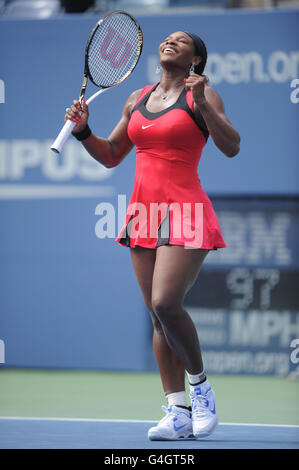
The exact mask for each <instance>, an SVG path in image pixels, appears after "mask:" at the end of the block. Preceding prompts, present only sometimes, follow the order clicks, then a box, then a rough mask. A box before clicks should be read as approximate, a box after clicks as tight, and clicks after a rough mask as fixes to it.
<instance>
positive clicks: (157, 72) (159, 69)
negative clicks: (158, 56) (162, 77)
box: [156, 65, 161, 75]
mask: <svg viewBox="0 0 299 470" xmlns="http://www.w3.org/2000/svg"><path fill="white" fill-rule="evenodd" d="M160 72H161V67H160V65H157V67H156V75H159V73H160Z"/></svg>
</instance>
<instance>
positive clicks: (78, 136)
mask: <svg viewBox="0 0 299 470" xmlns="http://www.w3.org/2000/svg"><path fill="white" fill-rule="evenodd" d="M72 134H73V136H74V137H76V139H77V140H79V141H80V142H81V140H85V139H88V137H89V136H90V135H91V134H92V132H91V129H90V127H89V125H88V124H87V125H86V127H85V129H83V131H80V132H76V133H73V132H72Z"/></svg>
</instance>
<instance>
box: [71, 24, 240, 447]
mask: <svg viewBox="0 0 299 470" xmlns="http://www.w3.org/2000/svg"><path fill="white" fill-rule="evenodd" d="M159 60H160V65H161V70H162V74H161V79H160V81H159V82H158V83H156V84H154V85H149V86H145V87H144V88H143V89H139V90H136V91H135V92H133V93H132V94H131V95H130V96H129V98H128V99H127V101H126V103H125V106H124V108H123V112H122V116H121V119H120V121H119V122H118V124H117V125H116V127H115V128H114V130H113V131H112V133H111V134H110V136H109V137H108V139H105V138H101V137H97V136H96V135H95V134H93V133H92V132H91V130H90V128H89V126H88V115H89V112H88V107H87V105H86V103H84V105H83V111H81V112H80V107H79V103H78V101H76V100H74V102H73V105H72V106H71V107H70V108H68V109H67V113H66V116H65V119H66V120H67V119H72V120H75V121H76V122H77V124H76V126H75V128H74V130H73V135H74V136H75V137H76V138H77V139H78V140H79V141H81V142H82V144H83V145H84V147H85V148H86V150H87V151H88V152H89V153H90V155H91V156H92V157H93V158H95V159H96V160H97V161H98V162H100V163H101V164H103V165H105V166H106V167H107V168H111V167H115V166H116V165H118V164H119V163H120V162H121V161H122V160H123V159H124V158H125V156H126V155H127V154H128V153H129V152H130V150H131V149H132V148H133V146H134V145H135V146H136V154H137V164H136V174H135V182H134V189H133V192H132V196H131V200H130V203H129V206H128V210H127V214H126V218H125V221H124V225H123V227H122V229H121V231H120V233H119V234H118V237H117V238H116V241H117V242H118V243H119V244H120V245H123V246H128V247H130V253H131V259H132V263H133V267H134V270H135V273H136V278H137V281H138V283H139V286H140V289H141V291H142V294H143V298H144V302H145V304H146V306H147V308H148V310H149V312H150V315H151V318H152V322H153V349H154V354H155V357H156V360H157V364H158V367H159V371H160V376H161V380H162V385H163V389H164V392H165V395H166V399H167V405H168V406H167V407H166V406H163V407H162V408H163V409H164V411H165V412H166V415H165V416H164V417H163V418H162V419H161V421H160V422H159V423H158V424H157V425H156V426H154V427H152V428H151V429H149V431H148V437H149V439H151V440H160V439H163V440H164V439H165V440H166V439H167V440H179V439H194V438H196V439H201V438H203V437H206V436H208V435H210V434H211V433H212V432H213V431H214V429H215V427H216V425H217V423H218V418H217V415H216V408H215V393H214V391H213V389H212V387H211V385H210V383H209V381H208V379H207V376H206V373H205V370H204V365H203V360H202V355H201V349H200V344H199V340H198V336H197V332H196V329H195V326H194V324H193V321H192V320H191V318H190V316H189V314H188V312H187V311H186V310H185V309H184V307H183V300H184V297H185V295H186V293H187V292H188V291H189V289H190V288H191V287H192V286H193V284H194V283H195V281H196V278H197V276H198V273H199V271H200V268H201V266H202V263H203V262H204V260H205V258H206V256H207V254H208V253H209V251H210V250H215V249H218V248H224V247H225V246H226V245H225V242H224V240H223V238H222V234H221V231H220V227H219V223H218V220H217V217H216V214H215V212H214V209H213V206H212V203H211V201H210V199H209V198H208V196H207V195H206V193H205V192H204V191H203V189H202V187H201V184H200V180H199V178H198V175H197V166H198V163H199V160H200V157H201V154H202V150H203V147H204V146H205V144H206V142H207V140H208V138H209V136H210V137H211V138H212V140H213V141H214V143H215V145H216V146H217V147H218V149H220V151H221V152H222V153H223V154H224V155H225V156H227V157H234V156H235V155H237V153H238V152H239V144H240V136H239V134H238V132H237V131H236V130H235V129H234V127H233V126H232V124H231V123H230V121H229V119H228V118H227V116H226V114H225V109H224V105H223V102H222V100H221V98H220V96H219V95H218V93H217V92H216V91H215V90H214V89H213V88H211V87H210V86H209V85H208V79H207V77H206V76H205V75H203V72H204V69H205V65H206V61H207V50H206V46H205V44H204V42H203V41H202V39H201V38H200V37H199V36H197V35H195V34H193V33H187V32H183V31H177V32H175V33H173V34H170V35H169V36H168V37H167V38H166V39H165V40H164V41H163V42H162V44H161V45H160V46H159ZM211 295H213V293H211ZM185 374H187V378H188V381H189V384H190V385H189V388H190V399H191V407H189V406H188V400H187V396H186V391H185Z"/></svg>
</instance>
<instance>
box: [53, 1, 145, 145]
mask: <svg viewBox="0 0 299 470" xmlns="http://www.w3.org/2000/svg"><path fill="white" fill-rule="evenodd" d="M116 13H118V14H123V15H126V16H129V17H130V18H131V20H132V21H133V22H134V23H135V25H136V27H137V33H138V48H137V53H136V57H135V60H134V63H133V65H132V66H131V68H130V70H128V72H126V73H125V74H124V75H123V77H121V78H120V79H119V80H118V81H117V82H115V83H113V85H99V84H98V83H95V82H94V80H93V78H92V75H91V73H90V70H89V66H88V51H89V46H90V44H91V42H92V39H93V37H94V35H95V33H96V31H97V29H98V28H99V26H100V25H101V24H102V23H103V21H105V19H107V18H108V17H109V16H111V15H114V14H116ZM142 47H143V34H142V30H141V27H140V25H139V23H138V21H137V20H136V19H135V18H134V17H133V16H132V15H130V13H128V12H126V11H123V10H113V11H111V12H109V13H107V14H106V15H105V16H103V17H102V18H100V19H99V21H98V22H97V23H96V25H95V26H94V28H93V30H92V32H91V34H90V36H89V38H88V41H87V44H86V47H85V56H84V75H83V82H82V87H81V91H80V95H79V103H80V107H81V111H82V110H83V98H84V95H85V91H86V88H87V83H88V79H89V80H90V81H91V82H92V83H93V84H94V85H95V86H96V87H98V88H101V89H100V90H99V91H97V92H96V93H94V94H93V95H92V96H90V98H88V100H87V101H86V104H87V105H88V104H89V103H91V101H93V100H94V99H95V98H96V97H97V96H98V95H100V94H101V93H103V92H104V91H106V90H108V89H109V88H113V87H114V86H116V85H119V84H120V83H122V82H123V81H124V80H126V78H128V77H129V75H131V73H132V72H133V70H134V69H135V67H136V65H137V63H138V60H139V58H140V56H141V52H142ZM75 125H76V123H75V122H73V121H71V120H70V119H68V120H67V121H66V122H65V124H64V126H63V128H62V129H61V131H60V133H59V134H58V136H57V138H56V140H55V141H54V142H53V144H52V145H51V147H50V148H51V150H52V151H53V152H55V153H60V152H61V150H62V148H63V146H64V144H65V142H66V141H67V139H68V138H69V136H70V134H71V133H72V130H73V128H74V127H75Z"/></svg>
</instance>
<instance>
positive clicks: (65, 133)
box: [50, 119, 76, 153]
mask: <svg viewBox="0 0 299 470" xmlns="http://www.w3.org/2000/svg"><path fill="white" fill-rule="evenodd" d="M75 125H76V122H73V121H71V120H70V119H68V120H67V121H66V123H65V125H64V126H63V128H62V129H61V131H60V132H59V134H58V136H57V137H56V140H55V141H54V142H53V144H52V145H51V147H50V148H51V150H53V152H56V153H60V152H61V150H62V148H63V146H64V144H65V143H66V141H67V139H68V138H69V136H70V135H71V133H72V130H73V129H74V127H75Z"/></svg>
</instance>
